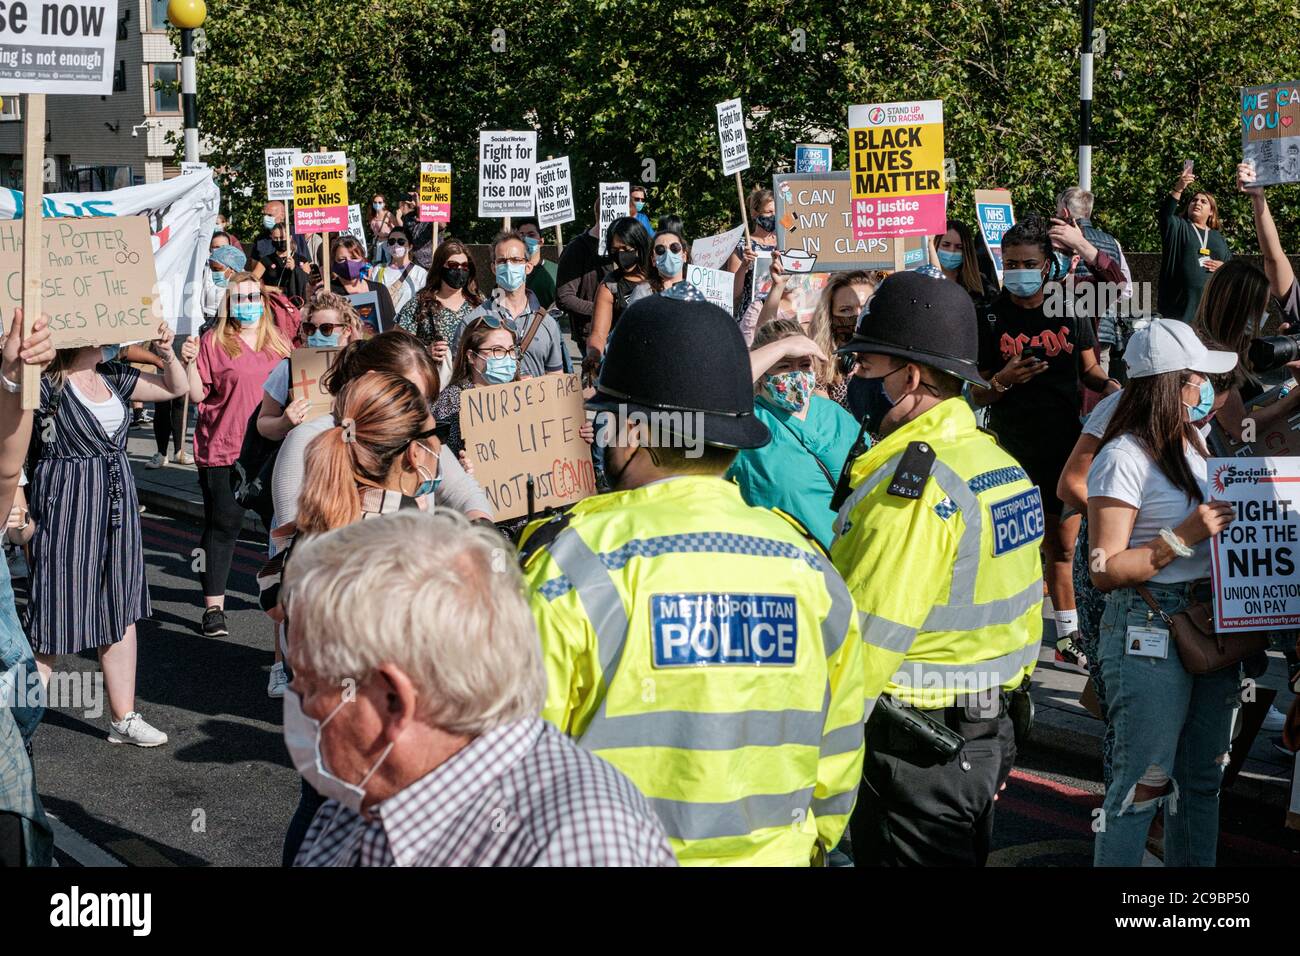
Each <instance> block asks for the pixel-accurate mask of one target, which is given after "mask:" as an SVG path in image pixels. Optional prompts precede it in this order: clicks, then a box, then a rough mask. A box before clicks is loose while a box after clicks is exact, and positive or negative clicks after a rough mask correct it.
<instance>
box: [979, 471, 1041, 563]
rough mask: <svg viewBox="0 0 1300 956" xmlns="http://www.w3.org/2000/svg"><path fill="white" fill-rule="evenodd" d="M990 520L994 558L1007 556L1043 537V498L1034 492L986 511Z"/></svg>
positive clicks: (1002, 502) (1022, 494)
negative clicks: (1001, 555) (990, 516)
mask: <svg viewBox="0 0 1300 956" xmlns="http://www.w3.org/2000/svg"><path fill="white" fill-rule="evenodd" d="M989 512H990V514H992V516H993V555H994V557H997V556H998V555H1000V554H1006V553H1007V552H1008V551H1014V550H1016V548H1021V547H1024V546H1025V545H1027V544H1035V543H1036V542H1038V541H1040V540H1041V539H1042V537H1043V497H1042V495H1041V494H1039V492H1038V489H1037V488H1030V489H1029V490H1028V491H1022V492H1021V493H1020V494H1018V495H1016V496H1015V497H1014V498H1008V499H1006V500H1005V501H999V502H998V503H997V504H995V505H993V506H992V507H991V508H989Z"/></svg>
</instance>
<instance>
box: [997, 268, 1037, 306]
mask: <svg viewBox="0 0 1300 956" xmlns="http://www.w3.org/2000/svg"><path fill="white" fill-rule="evenodd" d="M1002 284H1003V285H1004V286H1005V287H1006V289H1007V291H1008V292H1010V293H1011V294H1012V295H1015V296H1019V297H1020V298H1022V299H1028V298H1031V297H1032V296H1034V295H1035V294H1036V293H1037V292H1038V290H1039V289H1041V288H1042V287H1043V274H1042V273H1041V272H1039V271H1038V270H1037V269H1008V270H1007V271H1006V272H1005V273H1003V275H1002Z"/></svg>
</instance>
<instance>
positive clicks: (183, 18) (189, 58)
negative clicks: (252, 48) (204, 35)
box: [167, 0, 208, 163]
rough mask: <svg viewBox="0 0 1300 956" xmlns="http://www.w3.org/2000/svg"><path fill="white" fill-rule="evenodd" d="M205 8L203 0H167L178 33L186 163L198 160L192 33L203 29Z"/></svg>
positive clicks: (197, 114)
mask: <svg viewBox="0 0 1300 956" xmlns="http://www.w3.org/2000/svg"><path fill="white" fill-rule="evenodd" d="M207 15H208V8H207V7H206V6H205V5H204V3H203V0H170V2H169V3H168V4H167V19H168V21H169V22H170V23H171V24H172V26H174V27H179V28H180V31H181V109H182V110H183V112H184V116H185V162H187V163H197V162H200V161H201V160H200V159H199V105H198V97H197V95H196V94H197V90H196V86H197V82H196V80H195V75H194V31H195V30H197V29H198V28H199V27H201V26H203V21H204V20H205V19H206V18H207Z"/></svg>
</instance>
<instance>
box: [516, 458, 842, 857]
mask: <svg viewBox="0 0 1300 956" xmlns="http://www.w3.org/2000/svg"><path fill="white" fill-rule="evenodd" d="M520 550H521V553H522V557H523V561H524V577H525V579H526V581H527V583H528V589H529V598H530V600H531V602H532V607H533V613H534V615H535V616H536V618H537V627H538V630H539V631H540V633H541V641H542V656H543V660H544V662H545V666H546V675H547V684H548V689H547V695H546V707H545V710H544V711H543V714H542V716H543V717H545V718H546V719H547V720H549V721H551V723H553V724H555V725H556V726H557V727H559V728H560V729H561V730H563V731H564V732H565V733H567V734H569V735H570V736H572V737H573V738H575V739H576V740H577V741H578V743H579V744H580V745H581V746H583V747H584V748H586V749H587V750H590V751H592V752H594V753H596V754H598V755H599V756H601V757H602V758H604V759H605V760H607V761H609V762H610V763H612V764H613V765H614V766H615V767H617V768H618V769H619V770H621V771H623V773H625V774H627V776H628V777H629V778H630V779H631V780H632V781H633V782H634V783H635V784H636V785H637V786H638V787H639V788H640V789H641V792H642V793H644V794H645V796H646V798H647V799H648V800H649V801H650V805H651V806H653V807H654V808H655V811H656V812H657V813H658V815H659V819H660V820H661V821H662V822H663V825H664V829H665V830H666V831H667V833H668V836H669V838H670V839H671V841H672V846H673V851H674V852H675V853H676V854H677V858H678V860H679V861H680V862H682V863H683V864H745V865H760V866H762V865H787V866H807V865H808V863H809V860H810V858H811V857H812V856H813V852H814V847H815V845H816V843H817V841H818V840H820V842H821V845H822V847H823V848H824V849H826V850H830V849H831V848H832V847H834V846H835V844H836V843H837V842H839V839H840V835H841V834H842V833H843V832H844V827H845V826H846V825H847V823H848V817H849V812H850V811H851V810H852V809H853V804H854V800H855V798H856V797H857V790H858V783H859V780H860V779H861V776H862V755H863V732H862V724H863V691H862V643H861V635H860V633H859V631H858V621H857V613H856V611H855V610H854V608H853V602H852V599H851V598H850V597H849V593H848V589H847V588H845V586H844V582H843V580H841V578H840V576H839V574H838V573H837V572H836V571H835V569H834V568H833V567H832V566H831V563H830V559H829V558H828V557H827V556H826V554H825V553H824V552H823V551H822V550H821V549H820V548H819V547H818V546H817V545H816V544H815V543H813V542H812V541H810V540H809V539H808V538H806V537H804V536H803V535H802V534H801V533H800V532H799V531H798V530H796V527H795V526H794V525H793V524H792V523H791V522H790V521H789V520H788V519H787V518H785V517H784V516H782V515H779V514H775V513H773V512H771V511H766V510H764V509H761V508H751V507H750V506H749V505H747V504H745V502H744V501H743V500H742V499H741V497H740V492H739V490H738V489H737V488H736V486H735V485H733V484H731V483H729V482H726V481H723V480H722V479H721V478H713V477H704V476H682V477H677V478H672V479H669V480H667V481H663V482H657V483H654V484H651V485H646V486H644V487H641V488H637V489H634V490H631V491H624V492H614V493H611V494H606V495H597V496H595V497H592V498H587V499H585V500H583V501H580V502H578V503H577V504H576V505H574V506H573V507H572V508H571V509H569V510H568V512H566V513H565V514H564V515H560V516H556V517H555V518H553V519H551V520H550V521H541V522H535V523H533V524H532V525H530V526H529V527H528V529H527V530H526V531H525V532H524V535H523V537H522V538H521V540H520Z"/></svg>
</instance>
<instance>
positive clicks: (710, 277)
mask: <svg viewBox="0 0 1300 956" xmlns="http://www.w3.org/2000/svg"><path fill="white" fill-rule="evenodd" d="M692 252H693V250H692ZM686 281H687V282H690V283H691V284H692V285H694V286H696V287H697V288H699V290H700V291H701V292H703V293H704V297H705V298H706V299H708V300H709V301H710V302H712V303H713V304H714V305H716V306H717V307H718V308H720V309H722V310H723V311H724V312H726V313H727V315H733V314H734V311H735V304H736V275H735V273H733V272H726V271H724V270H722V269H707V268H705V267H704V266H701V265H697V264H696V263H694V262H692V263H689V264H688V265H687V266H686Z"/></svg>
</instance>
